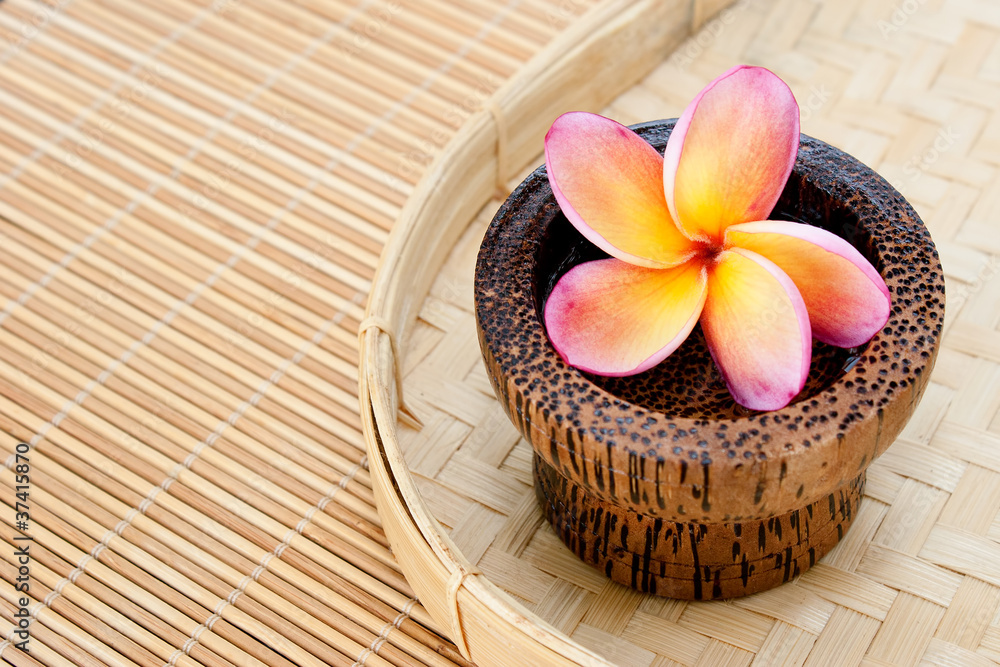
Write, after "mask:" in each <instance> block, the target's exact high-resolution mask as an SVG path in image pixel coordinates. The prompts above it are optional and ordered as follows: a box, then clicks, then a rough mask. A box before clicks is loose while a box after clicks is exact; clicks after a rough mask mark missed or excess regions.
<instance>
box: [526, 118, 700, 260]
mask: <svg viewBox="0 0 1000 667" xmlns="http://www.w3.org/2000/svg"><path fill="white" fill-rule="evenodd" d="M545 165H546V169H547V171H548V176H549V183H550V184H551V185H552V192H553V193H554V194H555V197H556V201H558V202H559V206H560V208H561V209H562V211H563V213H564V214H565V215H566V217H567V218H568V219H569V221H570V222H571V223H573V226H574V227H576V228H577V230H579V231H580V233H581V234H583V235H584V236H585V237H586V238H587V239H588V240H589V241H590V242H591V243H593V244H594V245H596V246H598V247H599V248H601V249H602V250H604V251H605V252H607V253H608V254H609V255H611V256H612V257H617V258H619V259H621V260H624V261H626V262H629V263H631V264H637V265H639V266H649V267H667V266H677V265H678V264H681V263H683V262H684V261H685V260H686V259H687V258H688V257H690V256H691V254H692V247H691V241H690V240H689V239H688V238H686V237H685V236H684V235H683V234H682V233H681V232H680V230H678V229H677V226H676V225H675V224H674V223H673V220H672V219H671V217H670V211H669V210H668V209H667V202H666V200H665V199H664V196H663V158H662V157H661V156H660V154H659V153H658V152H656V149H655V148H653V147H652V146H650V145H649V144H647V143H646V142H645V141H644V140H643V139H642V138H641V137H640V136H639V135H637V134H636V133H635V132H633V131H632V130H630V129H628V128H627V127H625V126H624V125H622V124H620V123H617V122H615V121H613V120H611V119H609V118H605V117H603V116H599V115H597V114H592V113H586V112H582V111H574V112H571V113H567V114H563V115H562V116H560V117H559V118H557V119H556V121H555V122H554V123H552V127H551V128H549V132H548V134H547V135H546V136H545Z"/></svg>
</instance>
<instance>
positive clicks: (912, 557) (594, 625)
mask: <svg viewBox="0 0 1000 667" xmlns="http://www.w3.org/2000/svg"><path fill="white" fill-rule="evenodd" d="M984 8H985V5H983V4H982V3H977V2H961V1H959V2H949V3H926V4H919V5H918V9H916V10H914V11H912V12H906V11H903V10H901V9H900V8H899V7H898V6H896V4H895V3H893V2H891V1H889V0H882V1H879V2H860V1H854V2H843V3H841V2H827V3H823V2H805V1H798V0H758V1H755V2H740V3H737V4H736V5H735V6H734V7H733V8H732V9H731V10H730V12H732V13H730V14H724V15H723V16H722V17H720V18H719V19H717V20H715V21H709V22H708V23H707V24H706V25H705V26H704V28H703V29H702V30H701V32H699V33H698V34H697V35H696V36H695V37H694V38H692V39H691V40H689V41H687V42H685V43H684V44H683V45H682V46H681V47H680V48H679V49H678V50H677V51H676V52H675V53H674V54H673V55H671V56H669V57H666V58H665V59H664V61H663V62H662V64H661V65H660V66H658V67H657V68H656V69H655V70H654V72H653V73H652V74H650V75H649V76H648V77H646V78H645V80H643V81H642V82H641V83H640V84H639V85H637V86H635V87H633V88H631V89H630V90H628V91H626V92H625V93H623V94H622V95H621V96H619V97H618V98H617V99H616V100H614V101H613V102H611V103H610V105H609V106H608V107H607V108H606V109H605V113H606V114H608V115H610V116H612V117H615V118H616V119H618V120H620V121H621V122H624V123H626V124H629V123H636V122H640V121H644V120H649V119H655V118H661V117H670V116H677V115H679V114H680V112H681V110H682V109H683V107H684V105H685V104H686V103H687V101H688V100H690V99H691V98H692V97H693V96H694V95H695V94H696V93H697V91H698V90H699V89H700V88H701V87H702V86H703V85H704V83H705V82H707V81H709V80H711V79H712V78H714V77H715V76H716V75H717V74H718V73H719V72H721V71H724V70H725V69H726V68H728V67H730V66H731V65H733V64H736V63H739V62H748V63H753V64H760V65H764V66H767V67H770V68H771V69H773V70H774V71H775V72H777V73H778V74H779V75H780V76H782V77H783V78H785V79H786V80H787V81H788V82H789V83H790V84H791V86H792V88H793V90H794V91H795V93H796V96H797V97H798V99H799V101H800V105H801V107H802V116H803V131H804V132H806V133H807V134H810V135H812V136H816V137H819V138H822V139H824V140H826V141H828V142H830V143H832V144H834V145H837V146H839V147H841V148H843V149H844V150H846V151H848V152H849V153H852V154H854V155H855V156H857V157H858V158H860V159H861V160H862V161H864V162H866V163H867V164H869V165H871V166H872V167H874V168H875V169H876V170H878V171H879V172H880V173H882V174H883V175H885V176H886V177H887V178H888V179H889V180H890V182H892V183H893V184H894V185H896V186H897V188H898V189H900V190H901V191H902V192H903V194H904V195H905V196H907V198H908V199H909V200H910V201H911V203H913V204H914V206H915V207H916V208H917V210H918V212H919V213H920V214H921V216H922V217H923V219H924V221H925V223H926V224H927V226H928V227H929V228H930V230H931V232H932V234H933V236H934V238H935V241H936V242H937V244H938V247H939V249H940V251H941V254H942V257H943V262H944V266H945V273H946V281H947V283H948V308H947V323H946V336H945V338H944V341H943V345H942V349H941V352H940V357H939V361H938V365H937V367H936V370H935V372H934V374H933V376H932V378H931V382H930V385H929V387H928V389H927V392H926V395H925V397H924V399H923V402H922V403H921V405H920V407H919V408H918V410H917V413H916V414H915V416H914V417H913V419H912V420H911V422H910V423H909V425H908V427H907V428H906V430H905V431H904V433H903V434H902V435H901V437H900V438H899V439H898V440H897V441H896V442H895V443H894V444H893V446H892V447H891V448H890V449H889V451H888V452H887V453H886V454H885V455H884V456H883V457H882V458H881V459H880V460H879V461H878V462H877V463H876V464H875V465H873V466H872V467H871V469H870V471H869V474H868V485H867V488H866V492H865V497H864V500H863V502H862V504H861V508H860V510H859V513H858V516H857V517H856V522H855V524H854V526H853V527H852V529H851V530H850V531H849V533H848V534H847V536H846V538H845V539H844V540H843V542H842V543H841V544H840V545H838V547H837V548H835V549H834V551H833V552H831V553H830V554H829V555H828V556H827V557H826V558H824V559H823V560H822V561H821V562H820V563H818V564H817V565H816V566H815V568H813V569H812V570H810V571H809V572H807V573H805V574H804V575H802V576H800V577H798V578H796V579H795V580H793V581H792V582H790V583H789V584H787V585H783V586H781V587H779V588H777V589H774V590H772V591H768V592H765V593H762V594H758V595H755V596H751V597H748V598H744V599H739V600H734V601H727V602H703V603H687V602H680V601H674V600H667V599H663V598H656V597H650V596H644V595H641V594H638V593H635V592H633V591H631V590H628V589H625V588H623V587H621V586H618V585H615V584H613V583H610V582H609V581H607V580H606V579H605V578H604V577H603V575H601V574H600V573H598V572H597V571H596V570H592V569H591V568H589V567H587V566H585V565H583V564H582V563H580V562H579V561H577V560H576V558H575V556H574V555H573V554H572V553H570V551H569V550H568V549H567V548H565V547H564V546H563V544H562V543H561V542H560V541H559V539H558V537H557V536H556V535H555V534H554V533H553V531H552V530H551V528H550V527H549V526H548V524H547V523H546V522H544V521H543V519H542V517H541V514H540V512H539V510H538V509H537V507H536V500H535V497H534V493H533V491H532V489H531V468H530V465H531V450H530V447H529V446H528V445H527V444H526V443H524V442H523V441H521V440H520V438H519V436H518V434H517V432H516V431H515V429H514V427H513V426H512V425H510V424H509V423H508V421H507V419H506V416H505V415H504V413H503V410H502V409H501V408H500V406H499V405H498V404H497V403H496V401H495V399H494V397H493V394H492V391H491V389H490V386H489V383H488V380H487V378H486V375H485V371H484V369H483V367H482V364H481V360H480V358H479V350H478V343H477V340H476V333H475V321H474V316H473V314H472V275H473V266H474V260H475V255H476V252H477V249H478V245H479V241H480V239H481V237H482V234H483V232H484V230H485V228H486V225H487V224H488V222H489V220H490V219H491V217H492V215H493V212H494V211H495V210H496V208H497V207H498V206H499V204H500V201H501V197H500V196H495V197H494V198H493V199H491V200H490V201H488V202H487V203H485V205H484V206H483V207H481V208H480V207H479V204H480V203H482V202H483V201H485V199H486V198H487V196H488V194H487V193H488V192H489V190H490V187H491V178H492V177H493V175H494V174H495V172H496V166H495V162H494V160H493V157H492V155H493V153H492V152H491V151H492V149H493V142H494V137H493V133H492V132H491V129H490V128H491V127H492V126H491V119H489V118H486V117H484V118H483V119H481V123H482V126H479V127H472V128H468V130H469V131H468V132H467V133H465V134H463V135H461V136H460V137H458V138H457V139H456V143H455V144H453V146H452V149H453V150H452V154H451V156H450V157H451V158H452V160H451V161H450V162H441V163H439V164H438V165H437V167H438V172H437V174H438V178H437V179H436V180H435V188H434V190H433V191H426V192H418V193H417V195H416V196H415V198H414V199H413V200H411V202H410V204H409V208H408V213H409V216H408V217H404V218H403V220H402V221H401V225H400V226H399V227H398V228H397V229H396V230H395V232H394V234H395V236H394V238H393V239H392V241H390V244H389V246H388V248H387V251H386V255H385V256H384V260H383V264H382V266H381V268H380V273H379V276H378V278H377V279H376V284H375V286H374V288H373V298H372V302H371V304H370V307H369V312H370V313H371V314H372V315H373V316H374V317H375V318H377V319H375V320H370V321H369V322H370V323H372V326H373V328H372V329H371V330H370V331H369V333H368V335H367V338H366V340H365V341H364V345H365V347H364V349H363V368H362V372H363V376H362V397H363V399H364V398H368V399H369V400H370V402H369V403H366V404H365V414H366V418H367V419H368V421H367V423H366V427H367V428H368V429H370V430H369V431H368V433H367V435H368V436H369V446H370V447H372V450H371V451H372V475H373V483H374V488H375V492H376V497H377V500H378V504H379V508H380V512H381V513H382V516H383V517H384V523H385V526H386V531H387V535H388V536H389V538H390V541H391V543H392V545H393V549H394V552H395V553H396V554H397V556H398V558H399V559H400V563H401V565H402V567H403V569H404V571H406V573H407V576H408V577H409V579H410V581H411V582H412V583H413V585H414V587H415V588H416V589H417V591H418V593H419V595H420V598H421V600H422V601H423V602H424V604H425V605H426V606H427V609H428V611H429V613H431V614H432V615H433V616H434V617H435V618H436V619H438V620H439V622H440V623H441V625H443V626H445V627H449V628H450V632H451V636H452V637H453V638H454V639H455V640H456V642H457V643H458V645H459V647H460V648H461V649H462V650H463V651H465V650H466V648H467V649H468V651H470V653H471V656H472V658H473V659H474V660H477V661H479V662H480V663H481V664H483V665H489V664H510V662H511V656H517V659H516V662H518V663H523V664H549V663H550V662H551V663H552V664H573V663H579V664H588V665H592V664H607V663H608V662H611V663H618V664H622V665H655V666H656V667H660V666H664V665H672V664H683V665H695V664H697V665H723V664H725V665H730V664H731V665H747V664H759V665H801V664H807V665H856V664H865V665H890V664H891V665H913V664H931V665H943V664H944V665H979V664H983V665H986V664H994V661H996V660H998V659H1000V463H998V461H1000V458H998V456H997V453H998V452H1000V333H998V331H997V327H998V324H1000V280H996V275H997V273H998V272H1000V259H998V257H997V255H998V254H1000V208H998V206H997V192H1000V171H998V167H1000V143H998V137H1000V125H998V120H997V112H996V109H997V108H998V104H1000V66H998V63H1000V47H998V46H997V44H998V43H1000V39H998V37H1000V14H996V13H995V12H994V13H989V12H986V13H984V12H985V9H984ZM576 67H577V69H578V70H579V71H588V68H589V67H592V61H582V62H580V63H578V64H577V65H576ZM585 87H586V86H585ZM586 88H587V90H590V88H589V87H586ZM543 99H544V101H543V102H540V104H547V103H548V99H547V98H544V96H543ZM524 103H525V104H528V103H530V102H524ZM556 104H557V110H558V111H561V110H566V109H570V108H586V105H585V104H582V103H581V102H580V101H578V100H576V99H574V98H573V97H572V95H567V96H566V97H564V98H563V99H562V100H561V102H557V103H556ZM508 113H511V112H508ZM546 120H547V119H546ZM484 135H485V136H484ZM463 141H464V142H466V143H465V144H462V143H461V142H463ZM534 147H535V150H536V152H538V151H539V150H540V147H541V145H540V143H535V145H534ZM524 150H525V151H526V152H530V147H525V149H524ZM540 160H541V158H540V157H536V158H535V159H534V160H533V161H532V162H531V166H534V165H535V164H537V163H538V162H539V161H540ZM523 173H524V172H523V171H522V173H521V174H518V177H515V178H513V179H510V180H509V181H508V182H507V183H506V188H505V189H509V188H510V187H511V186H512V185H513V184H515V183H516V182H517V181H518V180H519V177H520V176H522V175H523ZM502 194H504V193H503V192H501V193H499V195H502ZM428 285H429V287H428ZM400 391H401V392H402V398H403V402H404V404H405V411H404V414H405V417H404V418H403V419H400V420H397V419H396V407H397V405H398V402H399V392H400ZM413 418H416V419H417V420H419V424H417V423H415V422H414V420H413Z"/></svg>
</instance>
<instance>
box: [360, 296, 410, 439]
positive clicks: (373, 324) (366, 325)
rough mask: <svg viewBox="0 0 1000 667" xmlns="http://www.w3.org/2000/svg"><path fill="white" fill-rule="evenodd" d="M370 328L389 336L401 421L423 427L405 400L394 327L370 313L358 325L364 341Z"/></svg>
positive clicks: (400, 357)
mask: <svg viewBox="0 0 1000 667" xmlns="http://www.w3.org/2000/svg"><path fill="white" fill-rule="evenodd" d="M369 329H378V330H379V331H381V332H382V333H384V334H385V335H386V336H388V337H389V345H390V346H391V348H392V363H393V366H394V367H395V369H394V370H395V376H396V396H397V397H398V398H399V419H400V421H402V422H403V423H404V424H406V425H407V426H409V427H411V428H415V429H417V430H419V429H421V428H423V426H424V425H423V423H422V422H421V421H420V418H419V417H417V415H416V413H415V412H413V410H412V409H410V407H409V406H408V405H406V402H405V401H404V400H403V372H402V371H403V369H402V366H401V365H400V364H401V363H402V359H403V357H402V356H400V354H399V345H398V344H397V342H396V336H395V334H394V333H393V331H392V327H391V326H390V325H389V322H388V321H386V320H385V318H382V317H379V316H378V315H369V316H368V317H366V318H365V319H364V320H362V322H361V326H360V327H358V339H359V340H361V341H362V343H363V341H364V337H365V332H366V331H368V330H369Z"/></svg>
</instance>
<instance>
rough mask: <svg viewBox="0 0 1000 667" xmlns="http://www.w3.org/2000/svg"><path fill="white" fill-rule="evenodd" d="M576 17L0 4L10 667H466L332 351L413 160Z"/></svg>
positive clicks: (366, 7) (533, 5) (353, 387)
mask: <svg viewBox="0 0 1000 667" xmlns="http://www.w3.org/2000/svg"><path fill="white" fill-rule="evenodd" d="M593 4H594V3H593V2H592V1H591V0H540V1H537V0H532V1H531V2H521V1H519V0H356V1H355V0H289V1H282V2H269V1H267V0H164V1H162V2H156V3H137V2H133V1H130V0H44V1H43V0H5V1H4V2H3V3H2V4H0V431H2V435H0V451H2V456H3V458H4V459H5V463H6V467H4V468H3V469H0V540H2V543H0V656H2V658H3V659H4V660H5V661H7V662H10V663H13V664H18V665H36V664H45V665H99V664H113V665H163V664H171V665H199V664H203V665H225V664H241V665H242V664H254V665H293V664H294V665H325V664H334V665H390V664H391V665H417V664H429V665H441V666H446V665H452V664H456V663H457V664H463V663H464V661H463V660H462V658H461V656H459V655H458V653H457V651H456V650H455V648H454V647H453V646H452V645H451V644H450V643H448V642H447V641H446V640H445V639H443V638H442V636H441V635H440V634H439V632H438V629H437V628H436V627H435V626H434V623H433V622H432V621H431V619H430V618H429V616H428V614H427V613H426V611H425V610H424V609H423V608H422V607H421V605H420V604H419V603H418V602H417V601H416V600H415V599H414V597H413V592H412V590H411V589H410V587H409V585H408V584H407V582H406V581H405V580H404V578H403V576H402V575H401V574H400V572H399V569H398V567H397V565H396V563H395V561H394V559H393V556H392V554H391V553H390V551H389V547H388V544H387V541H386V539H385V536H384V534H383V533H382V531H381V528H380V523H379V518H378V516H377V514H376V511H375V507H374V503H373V499H372V490H371V480H370V478H369V475H368V473H367V470H366V467H365V465H366V463H365V461H366V459H365V452H364V442H363V439H362V436H361V433H360V420H359V416H358V411H359V407H358V398H357V379H356V378H357V357H358V350H357V328H358V324H359V322H360V320H361V319H362V317H363V314H364V307H365V300H366V296H367V294H368V290H369V288H370V286H371V281H372V278H373V275H374V271H375V267H376V265H377V261H378V256H379V252H380V250H381V248H382V245H383V244H384V242H385V240H386V238H387V235H388V231H389V229H390V227H391V225H392V223H393V221H394V220H395V219H396V217H397V216H398V214H399V211H400V207H401V206H402V205H403V203H404V202H405V201H406V199H407V197H408V196H409V194H410V193H411V192H412V190H413V188H414V185H415V184H416V183H417V181H418V179H419V178H420V176H421V174H422V173H423V172H424V170H425V169H426V167H427V166H428V165H429V164H430V163H431V161H432V160H433V158H434V156H435V155H437V154H438V153H439V152H440V151H441V149H442V148H443V147H444V146H445V144H446V143H447V142H448V140H449V139H450V138H451V137H452V136H453V135H454V133H455V131H456V130H457V129H458V128H459V127H460V126H461V125H462V123H463V122H464V120H465V119H466V118H467V117H469V115H470V114H471V113H472V112H473V111H475V110H476V109H478V108H480V107H481V106H482V105H483V103H484V102H485V101H486V100H487V99H488V97H489V95H490V94H491V93H492V92H493V91H494V90H495V89H496V88H497V87H498V86H499V85H500V84H501V83H502V82H503V81H505V80H506V79H507V78H508V77H510V76H511V74H513V73H514V72H515V71H517V70H518V69H519V68H520V67H521V66H522V65H523V64H524V63H525V61H526V60H527V59H529V58H530V57H531V56H532V55H533V54H535V53H536V52H538V51H539V49H540V48H541V47H542V46H543V45H544V44H546V43H548V42H549V41H550V40H551V39H552V38H553V36H555V35H557V34H559V33H560V32H561V31H563V30H564V29H565V28H566V26H567V25H568V24H569V23H570V22H571V21H573V20H575V19H576V18H577V17H579V16H580V15H581V14H582V13H583V12H585V11H586V10H587V9H588V7H589V6H591V5H593ZM19 442H23V443H27V444H28V445H30V451H29V452H28V453H27V458H28V459H29V461H28V465H29V467H30V475H29V476H30V485H29V486H30V488H29V493H28V495H27V496H26V497H25V498H23V499H22V500H24V499H26V500H27V504H28V506H29V508H30V511H29V516H30V519H28V520H27V527H26V529H25V528H19V527H18V526H17V520H18V519H17V518H16V515H15V511H16V509H17V508H16V506H15V503H16V502H17V501H18V498H17V497H16V496H15V493H16V491H17V490H18V489H17V488H16V481H15V474H14V470H15V469H16V467H15V466H16V465H17V463H18V462H17V460H16V459H15V457H14V456H13V454H14V453H15V450H16V447H17V444H18V443H19ZM21 533H26V534H27V535H29V536H30V537H32V538H33V541H32V542H31V543H30V554H31V562H30V575H29V580H30V590H29V592H28V593H19V592H17V591H15V584H16V583H17V577H18V570H17V567H18V565H19V563H18V559H17V556H16V555H15V553H14V549H15V546H17V545H19V544H22V543H21V542H17V541H16V537H18V536H19V535H20V534H21ZM22 596H26V597H27V598H28V605H27V609H28V612H29V618H30V619H31V626H30V640H29V644H28V648H29V649H30V653H24V652H23V651H21V650H18V649H17V648H16V647H15V646H14V645H12V641H13V642H18V641H20V640H21V638H19V637H18V636H17V635H15V634H13V631H14V630H15V629H16V628H15V622H16V618H15V616H14V613H15V610H16V609H17V608H18V607H19V606H20V598H21V597H22Z"/></svg>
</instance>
